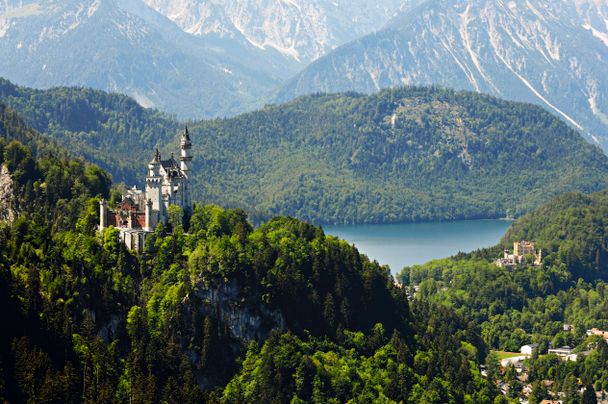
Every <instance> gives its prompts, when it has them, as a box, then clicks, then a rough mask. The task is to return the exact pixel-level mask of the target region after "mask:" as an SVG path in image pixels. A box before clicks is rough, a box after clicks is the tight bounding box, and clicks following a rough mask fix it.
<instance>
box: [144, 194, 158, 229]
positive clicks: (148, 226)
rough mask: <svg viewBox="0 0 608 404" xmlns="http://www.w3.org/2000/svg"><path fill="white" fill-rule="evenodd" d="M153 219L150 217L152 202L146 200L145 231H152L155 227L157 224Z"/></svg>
mask: <svg viewBox="0 0 608 404" xmlns="http://www.w3.org/2000/svg"><path fill="white" fill-rule="evenodd" d="M154 219H155V218H154V217H152V200H151V199H147V200H146V226H145V229H144V230H146V231H152V230H154V228H155V227H156V225H157V223H155V222H156V220H154Z"/></svg>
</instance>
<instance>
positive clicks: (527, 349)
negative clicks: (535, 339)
mask: <svg viewBox="0 0 608 404" xmlns="http://www.w3.org/2000/svg"><path fill="white" fill-rule="evenodd" d="M536 351H538V344H528V345H524V346H522V347H521V348H520V349H519V352H521V353H522V354H524V355H532V354H533V353H534V352H536Z"/></svg>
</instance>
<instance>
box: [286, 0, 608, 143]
mask: <svg viewBox="0 0 608 404" xmlns="http://www.w3.org/2000/svg"><path fill="white" fill-rule="evenodd" d="M539 10H542V12H541V11H539ZM607 14H608V5H605V4H602V3H597V4H596V3H592V2H589V1H587V0H578V1H577V2H575V3H570V2H569V3H561V2H553V3H552V2H548V1H545V0H534V1H528V2H523V1H510V2H505V3H500V4H499V3H496V2H491V1H486V0H474V1H469V2H455V1H452V0H441V1H435V2H425V3H423V4H422V5H420V6H418V7H415V8H413V9H411V10H409V11H407V12H406V13H404V14H402V15H400V16H399V17H396V18H395V19H393V20H392V21H391V22H390V23H389V24H387V26H386V27H385V29H384V30H381V31H379V32H377V33H374V34H370V35H368V36H366V37H363V38H361V39H358V40H355V41H353V42H351V43H349V44H346V45H343V46H341V47H339V48H337V49H336V50H334V51H333V52H331V53H329V54H328V55H325V56H324V57H322V58H320V59H319V60H317V61H316V62H313V63H312V64H311V65H310V66H308V67H307V68H306V69H304V70H303V71H302V72H301V73H299V74H298V75H296V76H295V77H294V78H292V79H290V81H289V82H288V83H287V84H286V85H285V86H284V87H283V88H282V89H280V90H279V91H278V92H277V94H276V98H275V99H276V100H277V101H285V100H288V99H291V98H293V97H295V96H298V95H301V94H305V93H309V92H319V91H321V92H335V91H351V90H354V91H359V92H365V93H369V92H373V91H377V90H378V89H381V88H386V87H391V86H395V85H397V86H399V85H404V84H417V85H428V84H437V85H443V86H449V87H454V88H457V89H465V90H474V91H478V92H485V93H488V94H492V95H496V96H500V97H501V98H507V99H511V100H515V101H524V102H533V103H536V104H540V105H543V106H544V107H546V108H547V109H549V110H551V111H553V113H555V114H556V115H558V116H560V117H561V118H562V119H565V120H567V121H568V122H569V123H570V124H571V125H573V126H574V127H576V128H577V129H579V130H581V132H582V133H584V134H585V135H586V136H587V137H588V138H589V139H590V140H591V141H595V142H600V143H603V144H605V140H603V139H604V138H606V136H608V119H606V112H605V111H606V110H607V109H608V102H607V100H606V97H605V95H604V94H606V90H605V89H606V88H607V87H608V83H607V82H606V80H605V78H604V76H605V75H604V74H603V73H602V72H603V71H605V69H606V67H608V41H604V40H602V38H604V36H605V35H606V34H605V33H604V32H603V31H601V30H600V29H599V28H601V26H603V25H599V22H598V21H600V22H601V21H607V20H608V19H607V18H606V15H607ZM580 44H585V46H580Z"/></svg>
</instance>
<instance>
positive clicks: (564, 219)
mask: <svg viewBox="0 0 608 404" xmlns="http://www.w3.org/2000/svg"><path fill="white" fill-rule="evenodd" d="M607 214H608V193H607V192H606V191H602V192H599V193H595V194H592V195H588V196H587V195H583V194H579V193H571V194H566V195H563V196H560V197H558V198H555V199H553V200H551V201H550V202H549V203H547V204H546V205H544V206H542V207H541V208H539V209H537V210H535V211H533V212H531V213H529V214H528V215H526V216H524V217H522V218H521V219H519V220H518V221H517V222H516V223H514V224H513V226H512V227H511V228H510V229H509V231H508V232H507V234H506V235H505V237H504V239H503V240H502V243H501V244H500V245H497V246H495V247H493V248H489V249H483V250H480V251H476V252H473V253H471V254H459V255H457V256H455V257H452V258H448V259H440V260H435V261H431V262H429V263H426V264H424V265H415V266H412V267H410V268H404V269H403V271H402V272H401V274H400V276H399V278H400V279H401V281H402V282H403V285H404V286H405V287H407V288H411V289H410V293H412V294H414V295H415V297H414V299H413V300H412V302H411V304H412V306H416V302H427V303H435V304H438V305H441V306H444V307H450V308H454V309H455V310H456V311H457V312H458V313H459V314H461V315H462V316H463V317H464V318H465V319H468V320H470V321H472V322H474V323H476V324H479V325H480V326H481V329H482V333H481V335H482V337H483V340H484V342H485V343H486V344H487V346H488V347H489V348H490V349H494V350H498V351H508V352H520V347H521V346H523V345H525V344H530V343H536V344H538V355H533V356H532V357H531V358H529V359H528V361H526V364H525V368H526V370H525V371H524V374H526V375H527V376H528V377H527V378H526V381H525V382H524V384H528V383H529V384H530V386H531V387H532V388H533V389H535V390H536V393H533V394H531V395H530V397H532V396H535V397H536V399H535V400H532V399H531V398H530V400H529V401H530V402H540V400H542V399H545V398H547V399H548V398H552V397H553V398H554V397H555V396H556V394H557V392H561V393H560V396H561V397H563V401H564V402H595V401H593V400H592V401H585V400H582V401H580V400H581V397H580V394H579V393H578V391H579V390H580V389H579V388H578V387H576V385H577V384H578V385H584V386H587V387H586V389H587V390H589V391H593V389H595V391H598V392H600V391H604V392H606V391H608V346H607V345H606V344H605V341H604V340H603V338H601V337H597V336H589V335H587V333H586V331H587V330H590V329H592V328H597V329H601V330H606V329H608V316H607V314H606V313H607V312H608V311H607V310H608V283H607V282H606V280H607V278H608V248H607V244H606V240H607V239H608V221H607V219H606V218H607V217H608V215H607ZM522 239H527V240H530V241H533V242H535V244H536V247H537V248H541V249H542V251H543V261H542V264H541V265H533V263H532V262H533V260H531V259H526V260H524V262H523V263H521V264H520V265H516V266H514V267H506V268H505V267H498V266H497V265H496V264H495V260H496V259H497V258H499V257H501V256H502V253H503V249H504V248H509V249H512V248H513V241H520V240H522ZM562 346H571V347H573V348H574V350H575V352H577V353H579V356H578V358H577V361H575V362H573V361H564V360H561V359H559V358H558V357H557V356H555V355H551V354H549V355H547V353H548V349H549V348H556V347H562ZM497 359H498V357H497V356H496V355H494V354H491V355H489V356H488V358H487V359H486V362H487V363H492V362H495V361H496V360H497ZM489 373H490V372H488V374H489ZM515 375H516V373H515ZM489 377H490V376H489ZM499 378H500V379H501V380H502V381H504V382H505V384H506V385H508V391H509V393H508V395H509V396H510V397H511V398H522V397H523V394H522V388H523V387H524V385H522V384H520V381H519V380H522V379H521V378H520V379H519V380H517V379H515V378H514V377H512V376H509V372H508V371H507V372H505V374H504V375H502V376H499ZM547 381H549V382H547ZM539 385H544V386H548V385H552V386H551V387H550V388H548V389H544V388H542V387H541V388H540V389H539V388H538V386H539ZM562 394H563V395H562ZM604 394H605V393H604ZM598 401H599V399H598Z"/></svg>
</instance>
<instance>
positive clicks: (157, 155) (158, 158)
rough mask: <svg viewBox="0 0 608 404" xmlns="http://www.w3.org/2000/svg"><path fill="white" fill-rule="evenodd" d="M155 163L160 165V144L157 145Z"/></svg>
mask: <svg viewBox="0 0 608 404" xmlns="http://www.w3.org/2000/svg"><path fill="white" fill-rule="evenodd" d="M154 161H155V162H157V163H160V150H158V143H157V144H156V153H154Z"/></svg>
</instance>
